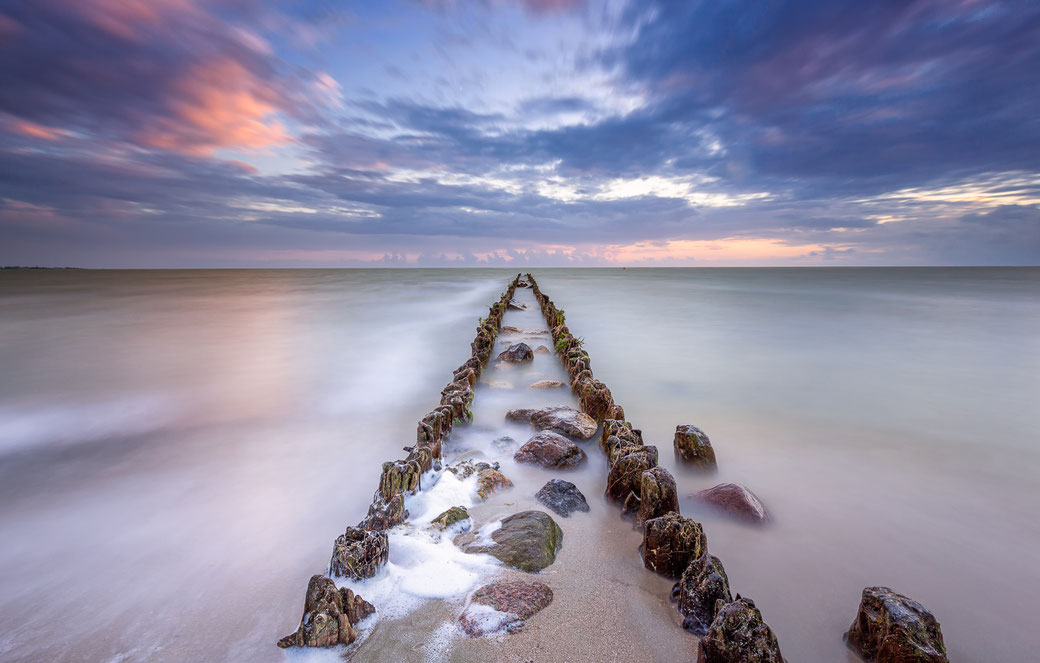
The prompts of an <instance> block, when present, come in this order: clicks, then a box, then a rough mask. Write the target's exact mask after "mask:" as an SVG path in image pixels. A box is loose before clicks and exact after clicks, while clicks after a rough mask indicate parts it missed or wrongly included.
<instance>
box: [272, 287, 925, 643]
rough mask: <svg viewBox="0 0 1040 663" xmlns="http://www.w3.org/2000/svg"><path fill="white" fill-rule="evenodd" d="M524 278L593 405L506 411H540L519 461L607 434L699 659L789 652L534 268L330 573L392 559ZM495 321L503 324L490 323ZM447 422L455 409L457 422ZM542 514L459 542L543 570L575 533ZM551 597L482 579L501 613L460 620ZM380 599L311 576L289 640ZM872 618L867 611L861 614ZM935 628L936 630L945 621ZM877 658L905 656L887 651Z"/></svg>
mask: <svg viewBox="0 0 1040 663" xmlns="http://www.w3.org/2000/svg"><path fill="white" fill-rule="evenodd" d="M517 287H530V288H531V290H532V291H533V293H534V295H535V298H536V301H537V302H538V305H539V307H540V309H541V312H542V314H543V316H544V318H545V321H546V323H547V325H548V327H549V330H548V331H549V334H550V337H551V339H552V345H553V348H552V349H551V350H550V349H548V348H544V351H545V352H552V353H554V354H555V355H557V356H558V357H559V358H560V360H561V362H562V364H563V366H564V369H565V370H566V373H567V376H568V380H569V383H570V384H569V386H570V388H571V390H572V391H573V393H574V395H575V398H576V399H577V401H578V404H579V406H580V412H573V411H570V409H569V408H566V407H550V408H541V409H534V410H514V411H511V412H510V413H509V414H507V419H510V420H516V421H523V422H529V423H530V425H532V426H533V427H535V428H536V429H538V430H540V431H542V432H541V433H539V434H537V435H535V436H534V437H532V438H531V439H530V440H528V442H527V443H526V444H525V445H523V447H522V448H521V449H519V450H518V451H517V452H516V455H514V460H515V461H516V462H518V463H532V464H535V465H538V466H541V467H543V468H547V469H568V468H570V467H573V466H576V465H578V464H580V463H582V462H583V461H584V460H585V454H584V451H582V450H581V449H580V448H578V447H577V446H575V445H574V444H573V443H572V442H570V441H569V440H568V439H566V438H576V439H578V440H585V439H591V438H592V437H593V436H595V437H596V438H597V439H598V441H599V446H600V448H601V450H602V451H603V454H604V456H605V458H606V459H607V461H608V468H609V469H608V472H607V477H606V482H605V487H604V493H605V495H606V497H607V498H608V500H609V501H611V502H613V503H615V504H617V506H618V507H619V509H620V510H621V513H622V515H623V516H624V517H626V518H629V519H631V521H632V522H633V523H634V524H635V526H636V527H638V528H639V529H640V530H641V532H642V546H641V547H640V558H641V560H642V562H643V565H644V566H645V567H646V568H647V569H649V570H650V571H652V572H654V573H656V574H658V575H661V576H664V577H667V578H670V579H672V580H676V581H677V582H676V583H675V585H674V588H673V591H672V594H673V598H674V599H675V602H676V607H677V610H678V613H679V614H680V615H681V616H682V627H683V628H684V629H686V630H687V631H689V632H691V633H693V634H695V635H696V636H697V640H696V649H697V651H698V657H699V659H700V660H703V661H706V662H708V663H711V662H713V661H720V662H721V661H745V660H756V661H782V660H783V659H782V656H781V655H780V650H779V644H778V642H777V639H776V637H775V635H774V634H773V632H772V630H771V629H770V628H769V626H768V625H767V624H766V623H765V621H764V620H763V617H762V615H761V613H760V612H759V611H758V609H757V608H756V606H755V605H754V603H753V601H751V600H750V599H747V598H742V597H740V596H739V595H738V596H736V597H735V598H734V596H733V595H732V594H731V592H730V588H729V578H728V576H727V574H726V571H725V569H724V568H723V565H722V562H721V560H719V559H718V558H717V557H714V556H712V555H710V554H709V553H708V548H707V536H706V534H705V532H704V529H703V527H702V526H701V525H700V523H698V522H696V521H694V520H692V519H689V518H684V517H683V516H682V515H681V514H680V512H679V503H678V489H677V486H676V482H675V479H674V477H672V476H671V474H670V473H669V472H668V471H667V470H666V469H664V468H663V467H660V466H659V464H658V450H657V448H656V447H654V446H652V445H647V444H644V442H643V439H642V434H641V432H640V431H639V429H637V428H635V427H634V426H633V425H632V424H631V423H630V422H628V421H627V420H626V418H625V413H624V410H623V408H621V407H620V406H619V405H618V404H617V403H615V402H614V399H613V396H612V395H611V392H610V390H609V388H608V387H607V386H606V385H605V384H604V383H602V382H601V381H599V380H597V379H596V377H595V376H594V374H593V372H592V368H591V364H592V362H591V358H590V357H589V355H588V353H587V352H586V351H585V350H584V348H583V346H582V341H581V339H580V338H578V337H575V336H574V335H573V334H571V332H570V331H569V329H568V328H567V325H566V320H565V317H564V314H563V312H562V311H561V310H559V309H558V308H557V307H556V306H555V305H554V304H553V303H552V301H551V300H550V299H549V298H548V296H547V295H545V294H544V293H543V292H541V290H540V288H539V287H538V285H537V283H536V282H535V281H534V279H533V278H532V277H531V276H530V275H528V276H527V278H526V280H521V279H519V278H518V279H515V280H514V281H513V282H512V283H511V285H510V289H509V290H508V291H507V292H506V293H505V294H504V295H503V297H502V299H500V301H499V302H497V303H496V305H495V306H493V307H492V314H494V312H495V310H496V307H499V313H498V315H497V316H495V315H491V316H489V318H488V319H487V320H482V321H481V327H480V328H479V329H478V336H477V339H476V340H475V341H474V343H473V346H472V350H473V353H472V356H471V358H470V359H469V360H467V362H466V363H464V364H463V365H462V366H460V367H459V369H457V370H456V371H455V373H454V375H453V381H452V382H451V383H449V385H448V386H447V387H446V388H445V389H444V390H443V391H442V395H441V405H440V406H439V407H438V408H437V409H436V410H434V411H433V412H431V413H430V414H429V415H427V416H426V417H424V418H423V420H422V421H421V422H420V424H419V427H418V434H417V440H416V444H415V445H414V446H412V447H409V448H407V449H406V450H407V451H408V457H406V458H405V459H403V460H399V461H392V462H388V463H386V464H384V467H383V472H382V474H381V476H380V479H379V488H378V490H377V492H376V495H375V496H374V499H373V502H372V506H371V507H370V510H369V515H368V516H367V517H366V518H365V520H363V521H362V522H361V523H359V525H358V526H357V527H354V528H348V529H347V532H346V533H345V534H344V535H343V536H341V537H340V538H339V539H337V541H336V544H335V549H334V553H333V559H332V562H331V563H330V566H329V569H328V575H329V576H333V577H339V578H343V577H349V578H355V579H358V578H367V577H371V576H374V575H375V574H376V573H378V572H379V569H380V568H381V567H382V566H383V565H385V564H386V560H387V557H388V554H389V553H388V550H389V544H388V540H387V537H386V531H387V530H389V529H391V528H394V527H396V526H397V525H400V524H402V523H403V522H404V521H405V520H406V519H407V517H408V513H407V509H406V508H405V505H406V500H405V498H406V497H407V496H408V495H413V494H416V493H418V492H420V491H422V490H423V477H424V475H427V474H428V473H436V472H438V471H440V470H441V468H440V467H439V466H440V463H441V454H442V447H443V444H444V442H445V441H446V440H447V438H448V436H449V434H450V433H451V431H452V426H455V425H458V424H461V423H463V422H467V421H468V420H469V419H470V418H471V410H470V405H471V404H472V401H473V388H474V386H475V383H476V380H477V378H479V377H480V374H481V372H482V371H483V370H484V368H485V367H486V366H487V364H488V362H489V361H490V359H491V357H492V355H493V348H494V344H495V339H496V337H497V334H498V330H499V328H500V327H501V321H502V315H503V314H504V311H505V310H506V309H507V308H508V307H509V306H510V300H511V299H512V296H513V294H514V291H515V288H517ZM495 318H497V319H495ZM489 322H490V323H491V324H492V325H493V326H494V330H491V329H489V328H488V324H489ZM482 339H483V340H482ZM542 349H543V348H536V349H535V350H542ZM535 350H532V349H531V348H530V347H528V346H527V345H526V344H525V343H522V342H521V343H516V344H513V345H510V346H509V347H508V348H506V349H505V350H504V351H503V352H502V353H501V354H499V355H498V360H499V361H500V362H503V363H510V362H516V363H522V362H525V361H530V359H531V357H532V355H533V353H534V352H535ZM496 367H497V366H496ZM533 386H534V385H532V387H533ZM445 421H448V422H449V426H447V427H446V428H445V427H444V422H445ZM496 442H498V440H496ZM503 444H508V443H506V442H503ZM673 446H674V452H675V453H676V456H677V458H680V459H682V462H684V463H688V464H690V465H693V466H695V467H700V468H703V469H705V470H709V471H710V469H711V468H712V467H713V465H714V463H715V458H714V450H713V449H712V448H711V445H710V442H709V441H708V439H707V436H706V435H704V434H703V432H702V431H700V430H699V429H698V428H696V427H693V426H686V425H681V426H678V427H677V429H676V434H675V438H674V440H673ZM448 469H450V470H452V471H453V473H454V474H456V476H458V475H459V474H460V473H470V472H478V473H479V474H480V475H483V478H488V479H491V480H492V485H491V488H494V487H496V486H503V487H504V486H507V485H508V479H505V478H504V477H503V476H502V475H501V473H499V472H498V467H497V464H495V466H494V467H492V466H491V464H488V463H479V462H478V463H472V462H470V461H462V462H460V463H457V464H456V465H455V466H453V467H450V468H448ZM496 475H497V476H496ZM467 476H468V474H467ZM566 483H567V482H562V481H559V480H553V481H550V482H549V483H548V484H546V486H545V487H543V490H542V491H539V501H540V502H542V503H543V504H546V506H549V507H550V508H551V509H552V510H553V511H555V512H557V513H558V514H560V515H564V516H566V515H567V514H566V513H561V512H560V511H559V510H558V508H559V507H560V506H561V505H562V504H564V503H565V502H570V501H572V498H576V497H577V496H575V495H574V494H573V491H572V490H571V489H573V485H571V486H570V488H568V487H567V486H566V485H561V484H566ZM482 488H483V486H482ZM543 491H544V492H545V496H544V499H543V497H542V493H543ZM568 491H570V492H568ZM573 503H574V504H575V505H576V508H577V510H584V509H582V508H581V506H582V503H584V497H583V496H581V499H580V500H579V501H574V502H573ZM587 508H588V507H587V504H586V505H585V509H587ZM538 513H539V512H533V511H527V512H522V513H518V514H514V515H513V516H510V517H508V518H505V519H503V520H502V521H501V523H500V526H501V529H502V531H508V532H509V535H510V536H511V537H512V536H513V535H514V534H516V533H520V535H522V536H523V537H527V538H528V539H529V540H530V542H532V546H528V548H529V549H526V550H520V551H519V552H517V550H516V549H512V550H510V551H509V552H508V553H507V554H505V553H503V549H504V548H508V547H509V546H508V545H507V544H506V543H505V541H504V540H502V539H501V538H498V537H495V536H494V535H493V534H492V537H491V539H490V540H489V539H487V537H484V539H485V540H484V541H482V542H478V543H479V545H473V543H474V542H473V541H472V540H469V541H466V540H462V541H459V540H458V539H457V542H458V543H459V545H460V547H465V548H466V552H478V553H487V554H492V555H495V556H497V557H498V558H499V559H500V560H501V561H502V562H503V563H505V564H506V565H508V566H513V567H514V568H518V569H521V570H524V571H538V570H541V569H543V568H545V567H547V566H549V565H551V564H552V563H553V560H554V555H555V553H556V552H557V551H558V550H559V548H560V547H561V546H562V538H563V534H562V532H561V531H560V530H559V528H558V527H557V526H556V525H555V523H554V522H553V521H552V518H551V517H549V516H547V515H545V514H541V515H537V514H538ZM441 515H442V516H443V518H441V517H438V518H437V519H435V521H441V522H440V523H437V524H439V525H444V526H445V527H451V526H452V525H453V524H454V523H457V522H459V521H461V520H464V519H465V518H466V517H467V515H466V514H465V511H464V509H462V510H460V511H456V510H454V509H449V510H447V511H446V512H445V513H444V514H441ZM514 553H516V554H514ZM891 594H894V593H891ZM895 596H896V597H897V596H898V595H895ZM868 598H869V599H870V602H868ZM903 598H905V597H903ZM898 600H899V599H898V598H895V597H893V596H892V595H885V594H884V592H873V593H871V594H870V596H869V597H868V593H867V592H865V593H864V605H865V606H866V611H867V612H870V613H871V614H883V613H885V612H886V609H885V606H886V605H888V604H889V603H891V601H898ZM551 602H552V592H551V591H550V590H548V588H547V587H545V586H544V585H542V584H541V583H533V582H519V583H517V582H513V583H493V584H491V585H487V586H485V587H482V588H480V589H479V590H477V591H476V592H473V593H472V597H471V603H473V604H479V605H485V606H490V607H491V608H492V610H491V612H492V613H496V614H494V615H488V614H487V613H481V612H480V611H474V610H472V609H471V608H469V607H468V608H467V609H466V611H464V612H463V614H462V615H461V616H460V619H459V623H460V625H461V626H462V628H463V630H464V631H465V632H466V633H468V634H470V635H484V634H489V633H497V632H501V630H502V627H506V630H507V631H508V628H512V627H517V621H519V622H521V623H522V621H523V620H524V619H526V618H528V617H530V616H531V615H533V614H535V613H536V612H538V610H541V609H542V608H544V607H545V606H547V605H548V604H549V603H551ZM878 606H880V608H879V607H878ZM376 607H379V606H378V605H377V606H376ZM372 610H373V607H372V606H370V605H368V604H367V602H365V601H364V600H363V599H361V598H360V597H358V596H357V595H356V593H354V592H352V591H351V590H349V589H346V588H343V587H337V585H336V583H335V582H334V581H333V580H332V578H329V577H325V576H315V577H314V578H312V580H311V584H310V585H309V587H308V592H307V599H306V606H305V614H304V619H303V621H302V622H301V625H300V627H299V628H298V630H297V631H296V632H295V633H293V634H292V635H291V636H288V637H287V638H285V639H283V641H282V643H281V644H283V646H292V645H309V646H328V645H331V644H348V643H349V642H351V641H353V639H354V638H355V637H356V633H355V632H354V628H353V625H356V624H357V623H358V621H361V620H364V619H365V617H366V616H367V614H369V613H370V612H371V611H372ZM861 612H864V611H863V610H861ZM888 612H889V613H891V612H893V611H892V610H888ZM503 614H506V615H513V616H516V617H519V620H505V619H504V618H503V617H501V615H503ZM510 619H511V618H510ZM859 621H860V620H859V619H857V623H859ZM855 626H856V624H854V628H853V629H851V630H850V644H854V643H855V642H856V641H858V640H859V639H861V636H865V638H867V639H869V638H870V637H872V631H874V630H876V629H873V628H872V627H870V625H869V624H868V625H867V626H866V627H865V628H861V629H858V630H857V629H856V628H855ZM889 627H891V628H889V632H892V631H893V629H895V630H898V629H897V628H895V627H898V625H892V624H890V625H889ZM886 628H888V627H886ZM934 630H935V631H936V632H937V626H936V628H935V629H934ZM939 637H940V638H941V636H939ZM940 643H941V639H940ZM860 651H863V649H862V648H861V649H860ZM370 653H374V654H378V652H370ZM865 655H866V653H865ZM868 658H869V657H868ZM876 660H898V659H891V658H889V659H886V658H883V657H879V658H877V659H876ZM928 660H932V659H928ZM934 660H940V659H934Z"/></svg>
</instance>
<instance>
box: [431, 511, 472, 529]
mask: <svg viewBox="0 0 1040 663" xmlns="http://www.w3.org/2000/svg"><path fill="white" fill-rule="evenodd" d="M464 520H469V511H467V510H466V507H464V506H453V507H451V508H450V509H448V510H447V511H445V512H444V513H441V514H440V515H438V516H437V517H436V518H434V519H433V520H432V521H431V522H430V524H431V525H433V526H434V527H436V528H438V529H447V528H449V527H451V526H452V525H454V524H456V523H461V522H462V521H464Z"/></svg>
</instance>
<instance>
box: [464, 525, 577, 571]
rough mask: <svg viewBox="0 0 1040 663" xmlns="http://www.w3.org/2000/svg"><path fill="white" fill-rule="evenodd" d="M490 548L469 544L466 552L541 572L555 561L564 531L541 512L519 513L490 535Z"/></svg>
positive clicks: (522, 568) (521, 568) (523, 569)
mask: <svg viewBox="0 0 1040 663" xmlns="http://www.w3.org/2000/svg"><path fill="white" fill-rule="evenodd" d="M491 539H492V540H493V541H494V542H495V545H492V546H482V545H479V544H472V545H470V546H468V547H467V548H466V552H468V553H487V554H489V555H492V556H494V557H496V558H498V559H499V560H500V561H502V562H503V563H505V564H507V565H509V566H512V567H514V568H517V569H520V570H521V571H529V572H534V571H541V570H542V569H544V568H545V567H547V566H549V565H550V564H552V563H553V562H555V561H556V553H557V551H559V549H560V547H561V546H562V545H563V530H561V529H560V526H559V525H557V524H556V521H555V520H553V519H552V516H550V515H549V514H547V513H545V512H544V511H521V512H520V513H517V514H514V515H512V516H509V517H508V518H505V519H503V520H502V526H501V527H500V528H499V529H497V530H495V531H494V532H492V533H491Z"/></svg>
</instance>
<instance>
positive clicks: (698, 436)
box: [673, 424, 717, 469]
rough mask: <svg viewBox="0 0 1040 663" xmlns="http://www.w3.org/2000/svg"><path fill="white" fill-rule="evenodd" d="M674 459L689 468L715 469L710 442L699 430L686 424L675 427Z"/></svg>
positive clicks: (713, 454)
mask: <svg viewBox="0 0 1040 663" xmlns="http://www.w3.org/2000/svg"><path fill="white" fill-rule="evenodd" d="M673 444H674V446H675V457H676V459H677V460H679V461H680V462H682V463H684V464H686V465H689V466H691V467H699V468H702V469H715V468H716V467H717V465H716V463H715V450H714V449H712V447H711V440H709V439H708V436H707V435H706V434H705V433H704V431H702V430H701V429H700V428H697V427H696V426H690V425H688V424H680V425H678V426H676V427H675V440H674V442H673Z"/></svg>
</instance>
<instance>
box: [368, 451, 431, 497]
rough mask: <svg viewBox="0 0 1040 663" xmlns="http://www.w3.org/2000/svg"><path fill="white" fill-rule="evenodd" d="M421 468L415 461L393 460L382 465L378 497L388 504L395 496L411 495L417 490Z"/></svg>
mask: <svg viewBox="0 0 1040 663" xmlns="http://www.w3.org/2000/svg"><path fill="white" fill-rule="evenodd" d="M421 474H422V468H421V467H420V466H419V463H418V462H417V461H414V460H411V461H408V460H395V461H391V462H386V463H383V473H382V474H381V475H380V476H379V496H380V497H381V498H382V499H383V501H385V502H389V501H390V500H391V499H393V498H394V496H395V495H411V494H412V493H414V492H416V491H417V490H419V477H420V475H421Z"/></svg>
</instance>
